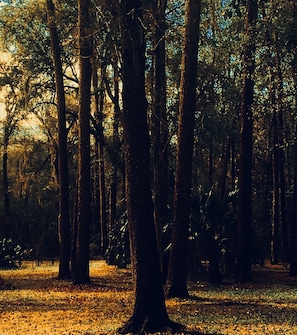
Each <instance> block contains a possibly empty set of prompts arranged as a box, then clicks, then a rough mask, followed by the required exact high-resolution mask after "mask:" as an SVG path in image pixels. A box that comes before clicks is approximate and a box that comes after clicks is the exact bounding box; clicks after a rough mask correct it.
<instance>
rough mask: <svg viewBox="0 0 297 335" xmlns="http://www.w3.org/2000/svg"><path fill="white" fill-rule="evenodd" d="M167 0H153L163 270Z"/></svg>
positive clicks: (158, 208)
mask: <svg viewBox="0 0 297 335" xmlns="http://www.w3.org/2000/svg"><path fill="white" fill-rule="evenodd" d="M166 5H167V0H162V1H152V4H151V6H152V8H151V13H152V15H153V18H154V26H153V92H152V96H153V115H152V127H151V133H152V140H153V177H154V188H153V189H154V208H155V225H156V232H157V241H158V248H159V253H160V262H161V269H162V267H163V266H162V264H163V241H162V230H163V227H164V226H165V224H166V223H167V216H168V210H167V206H168V157H167V141H168V125H167V117H166V69H165V65H166V50H165V31H166V21H165V10H166Z"/></svg>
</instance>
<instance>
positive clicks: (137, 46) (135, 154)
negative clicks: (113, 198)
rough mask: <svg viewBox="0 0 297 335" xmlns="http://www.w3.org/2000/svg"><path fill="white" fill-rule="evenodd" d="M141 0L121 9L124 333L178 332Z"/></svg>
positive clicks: (122, 5) (124, 3) (121, 4)
mask: <svg viewBox="0 0 297 335" xmlns="http://www.w3.org/2000/svg"><path fill="white" fill-rule="evenodd" d="M142 6H143V3H142V1H140V0H126V1H121V3H120V4H119V7H120V12H119V13H118V16H119V17H120V19H121V22H120V24H121V34H122V78H123V108H124V110H123V130H124V155H125V170H126V198H127V210H128V221H129V232H130V243H131V259H132V268H133V281H134V290H135V303H134V310H133V315H132V317H131V318H130V319H129V320H128V321H127V323H126V324H125V325H124V326H123V327H122V328H121V329H120V330H119V332H120V333H122V334H126V333H132V334H142V333H143V334H144V333H149V332H158V331H165V330H166V329H168V328H173V326H174V324H173V323H172V322H171V321H170V320H169V318H168V315H167V311H166V306H165V299H164V293H163V285H162V276H161V270H160V262H159V253H158V247H157V239H156V232H155V225H154V208H153V200H152V194H151V183H150V138H149V132H148V124H147V100H146V94H145V48H146V45H145V36H144V27H143V25H142V22H143V18H142Z"/></svg>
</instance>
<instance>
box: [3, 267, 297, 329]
mask: <svg viewBox="0 0 297 335" xmlns="http://www.w3.org/2000/svg"><path fill="white" fill-rule="evenodd" d="M57 271H58V265H57V264H55V265H51V264H49V263H44V264H42V265H41V266H36V265H35V263H26V264H25V265H24V266H23V267H22V268H21V269H18V270H8V271H7V270H5V271H0V277H2V279H3V280H4V287H3V288H2V290H1V291H0V313H1V318H0V335H23V334H30V335H37V334H40V335H81V334H84V335H103V334H104V335H107V334H115V333H116V329H117V328H118V327H120V326H121V325H122V324H123V323H124V322H125V320H127V319H128V318H129V316H131V313H132V308H133V289H132V283H131V276H130V272H129V270H123V269H121V270H119V269H117V268H115V267H112V266H107V265H106V264H105V263H104V262H103V261H93V262H91V266H90V274H91V277H92V283H91V285H82V286H74V285H72V284H71V283H70V282H69V281H58V280H57V279H56V277H57ZM189 288H190V294H191V297H190V299H169V300H168V301H167V302H166V304H167V308H168V313H169V315H170V317H171V319H172V320H174V321H177V322H180V323H182V324H184V325H186V327H187V330H188V332H187V333H188V334H193V335H194V334H209V335H210V334H212V335H214V334H230V335H233V334H257V335H260V334H269V335H273V334H283V335H294V334H295V335H297V280H296V278H290V277H289V276H288V274H287V271H286V270H284V269H265V270H261V271H259V270H258V271H257V272H256V273H255V282H254V283H252V284H250V285H241V286H237V285H230V284H229V285H224V286H220V287H210V286H208V285H207V284H206V283H199V282H197V283H191V284H190V285H189Z"/></svg>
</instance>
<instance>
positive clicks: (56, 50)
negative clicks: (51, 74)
mask: <svg viewBox="0 0 297 335" xmlns="http://www.w3.org/2000/svg"><path fill="white" fill-rule="evenodd" d="M46 5H47V21H48V27H49V30H50V39H51V48H52V57H53V63H54V70H55V79H56V93H57V109H58V134H59V137H58V152H57V155H58V179H59V217H58V225H59V242H60V263H59V274H58V278H59V279H70V278H71V271H70V246H71V238H70V237H71V236H70V221H69V183H68V160H67V129H66V103H65V92H64V83H63V68H62V60H61V51H60V42H59V36H58V30H57V26H56V18H55V8H54V4H53V2H52V0H47V1H46Z"/></svg>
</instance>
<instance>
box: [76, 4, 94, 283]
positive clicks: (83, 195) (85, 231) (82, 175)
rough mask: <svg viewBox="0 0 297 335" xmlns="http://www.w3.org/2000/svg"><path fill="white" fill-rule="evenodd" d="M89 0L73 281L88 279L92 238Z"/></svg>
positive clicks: (83, 24) (81, 16)
mask: <svg viewBox="0 0 297 335" xmlns="http://www.w3.org/2000/svg"><path fill="white" fill-rule="evenodd" d="M89 8H90V0H79V2H78V29H79V50H80V85H79V149H78V150H79V159H78V222H77V224H78V230H77V247H76V264H75V273H74V282H75V283H77V284H83V283H88V282H89V281H90V275H89V239H90V236H89V235H90V220H91V215H90V212H91V185H90V100H91V88H90V87H91V78H92V64H91V57H92V51H93V50H92V35H91V33H90V17H89Z"/></svg>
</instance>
